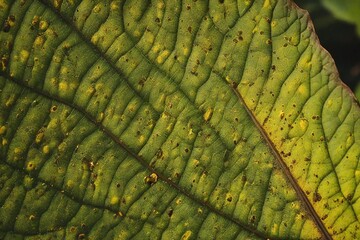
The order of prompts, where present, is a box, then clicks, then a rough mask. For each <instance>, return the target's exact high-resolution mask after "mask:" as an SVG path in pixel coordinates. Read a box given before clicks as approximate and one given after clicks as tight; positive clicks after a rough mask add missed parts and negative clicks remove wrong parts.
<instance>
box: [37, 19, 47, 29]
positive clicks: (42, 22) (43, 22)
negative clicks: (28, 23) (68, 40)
mask: <svg viewBox="0 0 360 240" xmlns="http://www.w3.org/2000/svg"><path fill="white" fill-rule="evenodd" d="M48 27H49V24H48V22H46V21H44V20H42V21H40V23H39V29H40V30H42V31H44V30H46V29H47V28H48Z"/></svg>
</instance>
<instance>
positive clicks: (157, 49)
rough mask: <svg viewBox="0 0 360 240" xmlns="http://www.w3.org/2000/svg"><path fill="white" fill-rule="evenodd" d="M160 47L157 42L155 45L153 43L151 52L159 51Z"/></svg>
mask: <svg viewBox="0 0 360 240" xmlns="http://www.w3.org/2000/svg"><path fill="white" fill-rule="evenodd" d="M160 48H161V46H160V45H159V44H156V45H154V47H153V49H152V50H153V52H159V51H160Z"/></svg>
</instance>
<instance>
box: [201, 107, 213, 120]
mask: <svg viewBox="0 0 360 240" xmlns="http://www.w3.org/2000/svg"><path fill="white" fill-rule="evenodd" d="M212 115H213V110H212V108H208V109H207V110H206V112H205V113H204V115H203V118H204V120H205V121H206V122H208V121H209V120H210V119H211V117H212Z"/></svg>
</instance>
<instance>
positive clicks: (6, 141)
mask: <svg viewBox="0 0 360 240" xmlns="http://www.w3.org/2000/svg"><path fill="white" fill-rule="evenodd" d="M7 144H8V140H7V139H6V138H3V139H2V145H3V146H5V145H7Z"/></svg>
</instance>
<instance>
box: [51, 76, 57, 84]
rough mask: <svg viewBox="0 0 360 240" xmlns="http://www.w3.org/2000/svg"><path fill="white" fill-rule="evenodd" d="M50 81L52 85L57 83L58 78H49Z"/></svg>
mask: <svg viewBox="0 0 360 240" xmlns="http://www.w3.org/2000/svg"><path fill="white" fill-rule="evenodd" d="M50 82H51V84H52V85H57V83H58V80H57V78H54V77H53V78H51V79H50Z"/></svg>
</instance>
